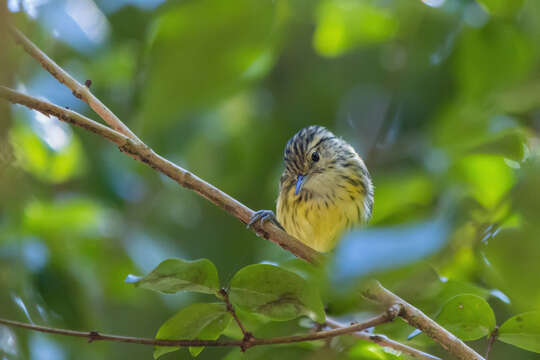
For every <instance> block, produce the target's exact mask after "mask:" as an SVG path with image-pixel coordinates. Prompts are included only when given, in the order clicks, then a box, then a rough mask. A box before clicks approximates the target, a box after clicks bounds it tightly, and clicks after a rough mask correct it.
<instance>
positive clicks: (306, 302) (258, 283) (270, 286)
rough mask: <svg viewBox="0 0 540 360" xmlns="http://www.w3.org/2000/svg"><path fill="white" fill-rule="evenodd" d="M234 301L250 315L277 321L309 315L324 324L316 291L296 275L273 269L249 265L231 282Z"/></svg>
mask: <svg viewBox="0 0 540 360" xmlns="http://www.w3.org/2000/svg"><path fill="white" fill-rule="evenodd" d="M230 288H231V289H230V298H231V301H232V302H233V303H234V304H235V305H237V306H239V307H241V308H243V309H244V310H247V311H252V312H255V313H259V314H263V315H265V316H267V317H269V318H271V319H274V320H291V319H294V318H296V317H298V316H301V315H307V316H310V317H311V318H313V319H314V320H315V321H318V322H323V321H324V319H325V314H324V308H323V304H322V301H321V298H320V295H319V293H318V291H317V289H316V288H315V287H313V286H310V285H309V284H308V282H307V281H306V280H305V279H303V278H302V277H300V276H299V275H296V274H295V273H293V272H290V271H287V270H284V269H282V268H279V267H277V266H274V265H267V264H255V265H249V266H246V267H244V268H242V269H241V270H240V271H238V272H237V273H236V274H235V275H234V277H233V279H232V280H231V287H230Z"/></svg>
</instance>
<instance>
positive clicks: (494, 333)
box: [485, 326, 499, 360]
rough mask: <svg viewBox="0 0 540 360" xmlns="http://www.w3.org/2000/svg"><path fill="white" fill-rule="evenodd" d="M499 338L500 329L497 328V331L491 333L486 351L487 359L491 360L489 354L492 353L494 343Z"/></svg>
mask: <svg viewBox="0 0 540 360" xmlns="http://www.w3.org/2000/svg"><path fill="white" fill-rule="evenodd" d="M498 336H499V327H498V326H496V327H495V329H493V331H492V332H491V334H490V335H489V339H488V343H487V349H486V356H485V359H486V360H489V353H490V352H491V349H492V347H493V343H494V342H495V340H497V337H498Z"/></svg>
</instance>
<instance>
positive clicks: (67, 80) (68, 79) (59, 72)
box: [9, 26, 138, 140]
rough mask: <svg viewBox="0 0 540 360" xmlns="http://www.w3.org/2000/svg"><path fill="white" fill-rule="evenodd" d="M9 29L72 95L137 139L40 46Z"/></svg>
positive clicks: (113, 126)
mask: <svg viewBox="0 0 540 360" xmlns="http://www.w3.org/2000/svg"><path fill="white" fill-rule="evenodd" d="M9 31H10V33H11V35H12V36H13V38H14V39H15V41H16V42H17V43H18V44H19V45H21V46H22V47H23V48H24V50H25V51H26V52H27V53H28V54H29V55H30V56H32V57H33V58H34V59H36V60H37V61H38V62H39V63H40V64H41V66H43V68H44V69H45V70H47V71H48V72H49V73H50V74H51V75H52V76H54V77H55V78H56V80H58V81H59V82H60V83H62V84H64V85H66V86H67V87H68V88H70V89H71V91H72V93H73V95H74V96H75V97H77V98H79V99H81V100H82V101H84V102H85V103H87V104H88V106H90V107H91V108H92V110H94V111H95V112H96V113H97V114H98V115H99V116H100V117H101V118H102V119H103V121H105V122H106V123H107V124H109V126H111V127H112V128H113V129H115V130H117V131H118V132H120V133H122V134H124V135H126V136H127V137H129V138H131V139H134V140H138V138H137V136H136V135H135V134H134V133H133V132H132V131H131V130H130V129H129V128H128V127H127V126H126V125H124V123H123V122H122V121H120V119H119V118H118V117H117V116H116V115H114V113H113V112H112V111H111V110H109V108H107V106H105V105H104V104H103V103H102V102H101V101H100V100H99V99H98V98H96V97H95V96H94V95H93V94H92V92H90V89H89V88H88V87H87V86H85V85H82V84H81V83H79V82H78V81H77V80H75V79H74V78H73V77H72V76H71V75H69V74H68V72H67V71H65V70H64V69H62V68H61V67H60V66H58V64H56V63H55V62H54V61H53V60H52V59H51V58H49V57H48V56H47V55H46V54H45V53H44V52H43V51H41V49H40V48H38V47H37V46H36V45H35V44H34V43H33V42H31V41H30V40H29V39H28V38H27V37H26V36H24V34H23V33H21V32H20V31H19V30H18V29H16V28H15V27H13V26H9Z"/></svg>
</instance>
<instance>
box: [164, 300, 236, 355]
mask: <svg viewBox="0 0 540 360" xmlns="http://www.w3.org/2000/svg"><path fill="white" fill-rule="evenodd" d="M231 319H232V317H231V315H230V314H229V313H228V312H227V309H226V307H225V305H224V304H205V303H198V304H193V305H190V306H188V307H186V308H184V309H182V310H180V311H179V312H178V313H176V315H174V316H173V317H171V318H170V319H169V320H167V321H165V323H163V325H161V327H160V328H159V330H158V332H157V334H156V339H168V340H175V339H178V340H181V339H186V340H191V339H200V340H216V339H217V338H219V336H220V335H221V333H222V332H223V330H225V328H226V327H227V326H228V325H229V322H230V321H231ZM178 349H179V347H177V346H156V348H155V350H154V359H157V358H159V357H160V356H161V355H164V354H167V353H169V352H172V351H176V350H178ZM203 349H204V347H190V348H189V352H190V353H191V354H192V355H193V356H197V355H199V353H200V352H201V351H202V350H203Z"/></svg>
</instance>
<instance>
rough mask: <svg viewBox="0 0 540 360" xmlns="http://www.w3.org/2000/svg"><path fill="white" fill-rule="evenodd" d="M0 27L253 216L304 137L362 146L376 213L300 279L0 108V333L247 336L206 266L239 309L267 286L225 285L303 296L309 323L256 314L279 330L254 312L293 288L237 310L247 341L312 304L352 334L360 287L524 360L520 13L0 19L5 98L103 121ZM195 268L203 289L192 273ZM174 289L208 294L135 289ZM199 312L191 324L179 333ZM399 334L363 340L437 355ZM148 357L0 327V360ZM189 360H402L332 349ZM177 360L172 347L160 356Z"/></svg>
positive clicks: (51, 3)
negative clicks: (24, 38)
mask: <svg viewBox="0 0 540 360" xmlns="http://www.w3.org/2000/svg"><path fill="white" fill-rule="evenodd" d="M6 8H7V9H6ZM8 15H9V17H10V18H11V20H12V21H13V22H15V24H16V25H17V26H18V27H19V28H20V29H21V30H22V31H23V32H24V33H25V34H27V35H28V37H29V38H31V39H32V40H33V41H34V42H36V43H37V44H38V45H39V46H40V47H41V48H42V49H43V50H44V51H45V52H46V53H47V54H48V55H49V56H50V57H51V58H53V59H54V60H55V61H57V62H58V63H59V64H60V65H62V66H63V67H65V68H66V69H67V70H68V71H69V72H71V73H72V74H73V75H74V76H75V77H76V78H77V79H79V80H80V81H82V82H84V80H86V79H92V90H93V91H94V93H95V94H96V95H97V96H98V97H99V98H100V99H101V100H102V101H103V102H104V103H105V104H107V105H108V106H110V108H111V109H113V111H114V112H115V113H116V114H117V115H118V116H119V117H120V118H122V119H123V120H124V121H125V122H126V123H127V125H128V126H130V127H131V128H132V129H133V130H134V131H135V132H136V133H137V134H138V135H139V136H140V137H141V138H142V139H144V141H145V142H147V143H148V144H149V145H150V146H152V147H153V148H154V149H155V150H156V151H158V152H159V153H161V154H162V155H164V156H166V157H167V158H169V159H171V160H172V161H175V162H177V163H178V164H180V165H182V166H184V167H186V168H188V169H189V170H191V171H193V172H194V173H196V174H197V175H199V176H201V177H202V178H204V179H205V180H208V181H209V182H211V183H212V184H214V185H216V186H218V187H219V188H221V189H223V190H224V191H226V192H227V193H229V194H231V195H232V196H234V197H235V198H237V199H239V200H240V201H242V202H243V203H245V204H247V205H248V206H250V207H251V208H253V209H261V208H272V207H273V206H274V200H275V197H276V195H277V184H278V179H279V174H280V172H281V169H282V164H281V157H282V151H283V147H284V145H285V143H286V141H287V139H288V138H289V137H290V136H291V135H292V134H293V133H294V132H296V131H297V130H298V129H300V128H302V127H304V126H307V125H310V124H320V125H325V126H327V127H328V128H330V129H331V130H332V131H334V132H335V133H337V134H339V135H340V136H343V137H344V138H346V139H347V140H348V141H350V142H351V143H352V144H353V145H354V146H355V147H356V149H357V150H358V151H359V153H360V154H361V155H362V156H363V157H364V159H365V160H366V163H367V165H368V168H369V169H370V171H371V173H372V175H373V180H374V183H375V186H376V195H375V208H374V217H373V220H372V221H371V223H370V225H369V228H368V229H366V230H360V231H359V232H355V233H352V234H350V235H348V236H346V237H345V238H344V240H343V242H342V243H341V245H340V247H339V248H338V249H337V250H336V251H335V254H334V255H332V256H331V257H332V259H331V261H329V266H328V267H327V269H324V271H323V270H320V269H319V270H313V269H310V268H309V266H306V265H305V264H303V263H302V262H298V261H291V260H290V255H289V254H288V253H286V252H284V251H283V250H281V249H280V248H278V247H276V246H275V245H273V244H272V243H270V242H267V241H263V240H260V239H258V238H256V237H255V235H254V234H253V233H251V232H250V231H246V230H245V229H244V227H243V226H242V224H240V223H239V222H238V221H236V220H235V219H233V218H231V217H230V216H229V215H227V214H225V213H223V212H222V211H221V210H219V209H217V208H216V207H215V206H213V205H211V204H209V203H208V202H207V201H205V200H204V199H201V198H199V197H198V196H197V195H195V194H193V193H191V192H190V191H188V190H185V189H181V188H179V187H178V185H177V184H175V183H173V182H172V181H170V180H169V179H166V178H164V177H162V176H159V175H157V174H156V173H155V172H154V171H152V170H150V169H148V168H147V167H144V166H143V165H141V164H140V163H137V162H135V161H132V160H131V159H130V158H129V157H125V156H124V155H122V154H121V153H119V152H118V150H117V149H115V148H114V147H112V146H110V144H108V143H106V142H105V141H103V140H102V139H99V138H97V137H96V136H94V135H92V134H89V133H86V132H84V131H82V130H80V129H73V128H70V127H68V126H64V125H63V124H60V123H59V122H58V121H57V120H56V119H54V118H48V117H47V116H45V115H43V114H40V113H37V112H33V111H29V110H27V109H23V108H21V107H17V106H10V105H8V104H6V102H4V101H0V166H1V170H0V204H1V205H0V313H1V314H0V316H1V317H6V318H11V319H17V320H22V321H32V322H35V323H40V324H46V325H50V326H58V327H67V328H72V329H96V330H99V331H103V332H107V333H118V334H125V335H131V336H145V337H151V336H153V335H155V334H156V333H157V334H158V336H159V334H160V332H164V334H166V335H167V336H168V335H169V332H168V331H169V330H167V328H168V325H167V326H166V324H170V325H171V326H170V329H172V330H171V331H172V332H175V333H176V334H185V336H193V337H195V336H204V337H205V338H215V337H216V336H219V335H220V334H221V333H223V334H224V336H228V337H233V338H241V335H240V333H239V329H238V328H237V327H236V325H235V324H234V322H231V321H230V318H229V317H228V316H226V315H224V314H225V313H224V312H223V311H222V308H221V307H220V306H221V305H214V304H212V302H215V301H216V298H215V297H214V296H213V295H211V294H207V293H208V292H210V293H211V292H212V291H214V290H215V288H216V286H217V285H216V284H217V282H218V281H217V276H216V274H215V269H217V270H218V274H219V279H220V280H219V284H220V286H229V285H231V284H232V285H233V288H234V284H236V283H241V285H242V289H243V290H246V289H250V288H251V287H254V288H257V287H260V286H261V284H259V283H257V281H256V280H257V279H258V278H260V277H259V275H257V276H254V277H253V278H250V276H241V279H240V280H242V281H240V280H239V276H240V275H239V274H242V270H240V269H244V270H245V267H246V266H248V265H250V264H254V263H258V262H261V261H271V262H272V264H280V267H281V268H276V269H279V271H282V272H284V273H286V274H287V275H286V276H287V277H289V278H294V281H295V282H298V284H301V286H300V285H299V287H296V288H295V291H296V292H295V299H294V301H298V302H300V303H301V304H302V305H303V306H297V307H295V306H292V307H289V308H285V309H280V308H278V309H272V310H273V312H272V314H273V320H275V319H280V320H286V319H287V321H271V319H269V318H268V317H267V316H265V315H264V314H262V315H261V314H253V313H251V311H254V310H256V309H257V306H255V305H256V304H257V301H263V302H264V301H265V299H267V298H272V297H273V296H274V297H275V296H277V297H278V298H279V296H280V295H279V294H282V293H283V292H284V291H285V292H289V291H290V289H286V288H283V287H282V286H276V287H273V288H268V287H266V288H265V289H264V290H265V291H268V293H265V295H264V296H265V299H263V300H261V299H260V298H252V297H249V296H246V295H245V293H246V291H244V292H243V293H242V295H239V296H237V297H236V298H235V296H232V300H234V302H236V303H238V305H237V307H238V314H239V316H240V317H241V318H242V320H243V321H244V323H245V324H246V326H248V328H250V330H251V331H253V332H254V334H255V336H261V337H263V336H285V335H290V334H296V333H301V332H306V331H309V330H308V329H306V319H305V318H302V317H298V316H300V315H305V314H311V315H313V313H316V314H317V313H318V314H319V316H318V318H319V320H320V312H321V311H320V301H322V302H323V303H324V306H325V309H326V310H327V313H328V314H329V315H332V316H335V317H338V318H340V319H342V320H343V321H344V322H346V321H352V320H361V319H364V318H366V317H367V316H370V315H371V314H373V313H374V312H376V309H375V308H374V307H373V305H372V304H369V303H367V302H366V301H364V300H362V299H361V298H360V297H359V295H358V288H359V287H360V286H361V284H362V283H363V281H364V280H365V279H367V278H370V277H375V278H377V279H379V280H380V281H381V282H382V283H383V284H384V285H385V286H387V287H389V288H391V289H392V290H393V291H395V292H396V293H397V294H398V295H400V296H402V297H403V298H405V299H406V300H407V301H410V302H411V303H412V304H414V305H416V306H418V307H419V308H420V309H422V310H423V311H425V312H426V313H427V314H429V315H430V316H433V317H437V316H439V320H440V321H441V322H442V323H444V324H445V325H446V326H447V327H449V328H451V329H453V330H454V331H456V332H458V333H459V334H460V335H461V336H462V337H463V338H464V339H466V340H471V342H469V344H470V345H471V346H473V347H474V348H475V349H477V350H478V351H479V352H480V353H483V352H484V350H485V347H486V343H487V341H486V336H489V333H490V332H491V331H492V329H493V328H494V326H495V324H496V325H499V326H501V325H502V326H501V327H500V340H501V341H497V342H495V344H494V348H493V350H492V354H491V356H490V359H493V360H497V359H508V358H512V357H514V358H519V359H523V360H527V359H535V358H537V357H538V355H537V354H535V353H533V352H531V351H536V352H539V351H540V345H539V344H540V337H539V335H538V334H539V332H538V329H539V323H540V320H539V317H538V312H537V310H538V309H540V287H539V286H538V274H539V273H540V262H539V261H538V259H539V258H540V241H539V235H540V224H539V223H538V219H539V218H540V205H539V204H540V195H539V194H540V191H539V190H540V188H539V187H540V142H539V140H538V131H539V129H540V111H539V110H540V66H539V65H540V62H539V60H540V42H539V41H538V40H539V39H540V2H538V1H537V0H423V1H420V0H418V1H409V0H385V1H375V0H297V1H289V0H273V1H271V0H260V1H247V0H237V1H224V0H200V1H192V0H184V1H174V0H169V1H164V0H122V1H106V0H78V1H70V0H48V1H26V0H8V1H5V2H2V4H1V5H0V48H2V49H4V50H3V51H2V52H1V55H0V80H1V83H2V84H3V85H8V86H11V87H14V88H16V89H20V90H22V91H24V92H27V93H29V94H31V95H34V96H40V97H43V98H46V99H48V100H49V101H52V102H55V103H57V104H58V105H61V106H67V107H69V108H71V109H74V110H76V111H80V112H83V113H84V114H86V115H88V116H90V117H92V118H94V119H96V118H97V117H96V116H95V114H93V113H92V112H91V111H90V110H89V109H88V108H87V107H86V106H85V105H84V104H83V103H82V102H80V101H79V100H78V99H76V98H75V97H73V96H72V95H71V93H70V91H69V90H68V89H66V88H64V87H63V86H62V85H60V84H58V83H57V82H56V80H54V79H53V78H52V77H51V76H50V75H49V74H47V73H46V72H45V71H44V70H43V69H41V68H40V66H39V65H38V64H37V63H36V62H35V61H34V60H33V59H31V58H30V57H29V56H28V55H26V54H25V53H24V52H23V51H22V50H21V49H20V48H18V47H17V46H15V45H14V44H13V42H12V41H11V40H10V39H9V36H7V31H6V30H5V29H4V26H5V24H6V23H7V21H6V20H5V19H6V18H7V17H8ZM167 258H181V259H185V260H194V259H201V258H206V259H209V260H205V261H204V262H203V263H187V264H191V265H185V264H184V265H182V266H178V267H174V268H175V271H176V272H175V274H176V275H175V276H176V277H175V278H174V279H169V280H170V281H169V282H165V283H162V282H153V281H150V280H152V278H150V279H149V278H148V277H147V278H146V279H147V280H148V282H147V283H146V285H148V286H140V287H139V288H135V287H133V286H130V284H127V283H124V279H125V278H126V276H127V275H128V274H136V275H144V274H148V273H150V272H151V270H152V269H154V268H156V267H157V266H158V264H160V263H162V262H163V261H164V260H166V259H167ZM206 261H208V262H206ZM210 261H211V262H210ZM193 264H196V265H193ZM197 264H198V265H197ZM213 264H215V269H214V265H213ZM191 266H195V267H196V268H197V271H198V272H200V274H206V276H208V277H207V278H204V276H203V277H196V276H191V275H193V273H191V272H186V269H193V267H191ZM256 266H258V267H259V269H263V268H264V269H267V267H270V268H274V267H272V266H271V265H264V266H263V267H260V266H262V265H256ZM239 270H240V273H238V271H239ZM207 271H210V272H208V273H207ZM198 274H199V273H198ZM200 274H199V275H200ZM235 274H236V275H235ZM246 274H247V275H251V274H252V273H251V272H248V273H245V274H244V275H246ZM188 275H189V276H188ZM260 276H263V275H260ZM264 276H267V275H264ZM268 276H272V275H268ZM131 279H132V280H134V281H137V280H140V279H139V278H136V277H134V278H131ZM143 279H144V278H143ZM208 279H210V280H208ZM154 280H155V279H154ZM141 281H142V280H141ZM201 284H202V285H201ZM209 284H210V285H209ZM154 285H155V286H157V288H155V286H154ZM167 286H171V287H172V288H170V289H168V290H170V291H165V292H176V291H178V290H181V289H183V290H193V289H200V288H201V286H202V288H204V289H205V291H202V293H192V292H190V293H183V294H174V295H170V294H169V295H165V294H160V293H154V292H151V291H147V290H145V289H142V287H147V288H150V289H154V290H160V291H162V292H163V290H164V289H165V290H167V288H166V287H167ZM164 287H165V288H164ZM317 293H320V296H321V299H322V300H319V298H318V295H317ZM306 296H307V298H309V300H308V301H307V303H306ZM218 300H219V297H218ZM201 304H203V305H201ZM204 304H207V305H204ZM254 304H255V305H254ZM306 305H307V306H306ZM188 306H189V307H188ZM193 307H196V308H197V309H198V310H197V311H189V314H190V315H192V317H191V320H190V321H192V322H191V323H190V324H192V325H189V324H188V325H186V324H187V323H185V322H184V321H187V320H189V319H186V318H185V317H182V321H180V322H178V321H176V320H174V319H177V318H176V317H175V316H176V315H174V314H178V313H182V311H187V309H194V308H193ZM183 309H184V310H183ZM291 309H292V310H291ZM294 309H300V310H299V311H298V312H295V310H294ZM471 309H473V310H471ZM197 314H199V315H200V316H199V315H197ZM276 314H277V315H276ZM167 319H169V320H167ZM201 319H202V320H201ZM204 319H207V320H208V319H210V320H211V321H203V320H204ZM507 319H508V320H507ZM519 319H521V320H519ZM162 324H163V326H162ZM193 324H195V325H193ZM309 326H311V325H309V321H308V327H309ZM160 327H161V330H159V332H158V329H160ZM186 327H187V328H190V329H195V328H197V331H195V330H194V332H191V333H189V334H188V333H183V332H181V331H185V329H186ZM164 329H165V330H164ZM413 330H414V329H412V328H411V327H409V326H408V325H406V324H405V323H400V322H394V323H392V324H385V325H382V326H379V327H377V328H376V331H378V332H381V333H385V334H387V335H388V336H391V337H392V338H394V339H395V340H398V341H402V342H405V343H408V344H411V345H413V346H417V347H419V348H421V349H423V350H425V351H428V352H431V353H433V354H436V355H438V356H442V357H445V356H446V355H445V353H444V351H443V350H442V349H441V348H440V347H439V346H437V345H436V344H434V343H433V342H432V341H431V340H430V339H429V338H427V336H426V335H424V334H421V335H419V336H414V337H412V338H411V339H410V340H408V337H409V335H411V333H412V332H413ZM195 332H197V334H195ZM476 339H478V340H476ZM200 350H201V349H191V353H192V354H198V352H200ZM150 356H152V349H150V348H141V347H138V346H133V345H127V344H117V343H97V344H92V345H86V344H84V342H82V341H80V340H78V339H68V338H64V337H59V336H49V335H44V334H38V333H32V332H29V331H22V330H16V329H12V328H8V327H3V326H0V357H2V359H9V360H13V359H27V358H31V359H51V358H54V359H60V360H66V359H72V358H73V359H75V358H77V359H95V358H101V357H106V358H119V357H121V358H126V357H129V358H132V359H142V358H144V359H148V358H149V357H150ZM198 356H199V358H201V359H217V358H225V359H244V358H249V359H251V360H253V359H273V358H280V359H282V360H286V359H301V358H302V359H343V358H350V359H395V358H404V356H400V355H399V354H393V353H388V352H386V351H385V350H384V349H381V348H380V347H378V346H376V345H373V344H367V343H364V342H358V341H353V339H351V338H348V337H346V336H343V337H340V338H339V339H334V340H332V341H331V342H329V346H322V344H319V343H317V342H315V343H312V344H298V345H287V346H275V347H260V348H253V349H250V350H248V352H247V354H245V355H243V354H242V353H241V352H240V350H239V349H224V348H207V349H205V350H204V351H203V352H202V353H201V354H200V355H198ZM190 357H191V355H190V352H189V351H188V350H187V349H181V350H180V351H178V352H175V353H172V354H169V355H163V359H169V358H170V359H172V358H181V359H189V358H190Z"/></svg>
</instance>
